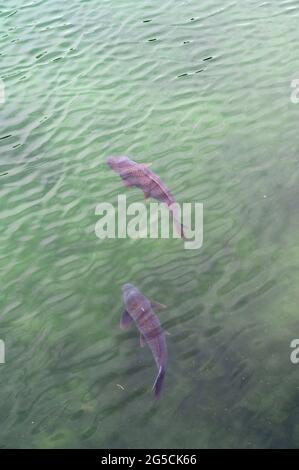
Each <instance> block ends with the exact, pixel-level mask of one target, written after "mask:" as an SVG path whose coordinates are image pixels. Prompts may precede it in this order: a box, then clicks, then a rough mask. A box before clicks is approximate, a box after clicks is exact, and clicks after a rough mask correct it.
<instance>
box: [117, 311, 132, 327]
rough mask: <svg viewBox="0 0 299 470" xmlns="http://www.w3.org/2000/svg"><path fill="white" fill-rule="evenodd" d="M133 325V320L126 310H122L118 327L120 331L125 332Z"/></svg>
mask: <svg viewBox="0 0 299 470" xmlns="http://www.w3.org/2000/svg"><path fill="white" fill-rule="evenodd" d="M132 323H133V318H132V317H131V315H130V314H129V312H128V311H127V310H124V311H123V312H122V314H121V318H120V327H121V329H122V330H127V329H128V328H130V326H131V325H132Z"/></svg>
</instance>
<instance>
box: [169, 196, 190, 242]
mask: <svg viewBox="0 0 299 470" xmlns="http://www.w3.org/2000/svg"><path fill="white" fill-rule="evenodd" d="M169 209H170V210H171V212H172V216H173V220H174V224H175V227H176V230H177V232H178V234H179V235H180V237H181V238H182V239H183V240H186V239H187V237H186V235H185V226H184V225H183V224H182V223H181V216H180V212H179V211H178V208H177V204H176V203H172V204H170V205H169Z"/></svg>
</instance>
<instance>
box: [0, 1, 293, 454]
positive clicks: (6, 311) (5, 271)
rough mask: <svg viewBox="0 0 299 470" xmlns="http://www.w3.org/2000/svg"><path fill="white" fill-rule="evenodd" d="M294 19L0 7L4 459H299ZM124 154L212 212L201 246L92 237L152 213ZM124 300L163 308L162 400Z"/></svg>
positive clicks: (196, 10) (197, 8)
mask: <svg viewBox="0 0 299 470" xmlns="http://www.w3.org/2000/svg"><path fill="white" fill-rule="evenodd" d="M298 20H299V4H298V2H297V1H295V0H279V1H276V2H264V1H262V0H248V1H246V2H242V1H240V0H239V1H227V2H221V1H220V0H206V1H204V2H198V1H195V0H189V1H177V0H166V1H163V2H161V1H158V0H154V1H151V2H145V1H143V2H137V1H133V0H109V1H108V0H100V1H99V0H90V1H83V0H73V1H72V2H61V1H59V0H43V1H42V0H36V1H32V0H27V1H16V0H7V1H6V2H5V4H3V6H2V7H1V9H0V25H1V30H0V31H1V32H0V61H1V69H0V78H1V79H2V82H1V84H2V88H3V87H4V91H5V100H3V99H2V101H1V103H0V124H1V131H0V149H1V153H0V175H1V176H0V208H1V211H0V215H1V222H0V223H1V227H0V269H1V271H0V272H1V297H0V338H1V339H2V340H3V341H4V342H5V353H6V356H5V364H2V365H0V383H1V387H0V422H1V427H0V446H1V447H2V448H7V447H20V448H29V447H34V448H40V447H51V448H60V447H68V448H75V447H80V448H97V447H100V448H134V447H135V448H136V447H137V448H138V447H144V448H163V447H166V448H175V447H178V448H191V447H193V448H216V447H220V448H225V447H233V448H253V447H259V448H261V447H262V448H264V447H298V443H299V424H298V422H299V364H298V365H295V364H293V363H292V362H291V360H290V353H291V348H290V343H291V341H292V340H293V339H294V338H298V337H299V308H298V304H299V289H298V285H299V237H298V232H299V218H298V216H299V204H298V201H299V185H298V182H299V167H298V162H299V134H298V123H299V104H295V103H294V102H292V100H291V93H292V88H291V83H292V80H294V79H296V78H297V79H298V78H299V63H298V62H299V61H298V47H297V43H298V41H299V29H298ZM3 101H4V102H3ZM121 154H124V155H129V156H130V157H131V158H133V159H134V160H136V161H138V162H139V163H146V162H151V163H152V167H151V168H152V170H153V171H155V172H156V173H157V174H158V175H159V176H160V177H161V178H162V180H163V181H164V182H165V183H166V184H167V186H168V187H170V188H171V190H172V191H173V193H174V195H175V196H176V199H177V201H178V202H180V203H182V202H184V201H192V202H201V203H203V207H204V209H203V211H204V227H203V233H204V236H203V245H202V247H201V248H200V249H197V250H186V249H184V245H183V243H182V241H181V240H179V239H168V240H161V239H158V240H155V239H150V238H149V239H138V240H132V239H106V240H101V239H99V238H97V237H96V235H95V224H96V222H97V220H98V216H96V214H95V208H96V206H97V204H99V203H101V202H111V203H113V204H114V203H116V201H117V196H118V194H119V193H120V192H121V193H122V194H126V195H127V199H128V201H129V202H138V201H142V202H143V196H142V194H141V192H140V191H139V190H138V189H132V190H131V191H128V190H127V189H126V188H124V187H123V186H122V184H121V181H120V179H119V177H117V175H115V174H114V173H113V172H112V171H111V170H110V168H109V167H108V166H107V164H106V159H107V157H108V156H109V155H121ZM125 282H131V283H133V284H135V285H136V286H138V287H139V289H140V290H141V291H142V292H143V293H144V295H146V296H147V297H148V298H150V299H153V300H156V301H159V302H162V303H164V304H166V305H167V309H166V310H163V311H159V312H157V313H158V315H159V318H160V321H161V323H162V325H163V327H164V328H165V330H167V332H168V333H169V335H167V344H168V354H169V364H168V370H167V375H166V379H165V384H164V389H163V392H162V396H161V399H160V400H159V401H155V400H154V399H153V394H152V391H151V388H152V384H153V381H154V377H155V375H156V367H155V364H154V361H153V358H152V355H151V353H150V351H149V350H148V349H147V348H140V346H139V338H138V333H137V331H136V329H134V328H133V329H131V330H128V331H122V330H121V329H120V328H119V319H120V313H121V311H122V309H123V306H122V297H121V286H122V285H123V284H124V283H125Z"/></svg>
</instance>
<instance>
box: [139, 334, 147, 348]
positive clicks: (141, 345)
mask: <svg viewBox="0 0 299 470" xmlns="http://www.w3.org/2000/svg"><path fill="white" fill-rule="evenodd" d="M145 345H146V340H145V337H144V336H143V335H142V334H141V333H140V347H141V348H143V347H144V346H145Z"/></svg>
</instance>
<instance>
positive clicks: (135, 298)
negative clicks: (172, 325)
mask: <svg viewBox="0 0 299 470" xmlns="http://www.w3.org/2000/svg"><path fill="white" fill-rule="evenodd" d="M122 291H123V299H124V304H125V310H124V312H123V314H122V317H121V323H120V324H121V327H122V328H128V327H129V326H130V325H131V324H132V323H133V322H134V323H135V325H136V327H137V328H138V330H139V332H140V345H141V346H143V345H144V344H147V345H148V346H149V348H150V350H151V352H152V354H153V356H154V359H155V362H156V365H157V368H158V375H157V377H156V380H155V383H154V386H153V389H154V392H155V396H156V398H159V397H160V394H161V389H162V384H163V381H164V377H165V373H166V367H167V345H166V338H165V333H164V330H163V328H162V327H161V324H160V321H159V318H158V317H157V315H156V314H155V312H154V310H153V309H154V308H155V307H156V308H159V307H160V308H162V307H165V306H163V305H162V304H159V303H157V302H151V301H150V300H149V299H148V298H146V297H145V296H144V295H143V294H142V293H141V292H140V291H139V289H137V288H136V287H135V286H133V285H132V284H124V286H123V288H122Z"/></svg>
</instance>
